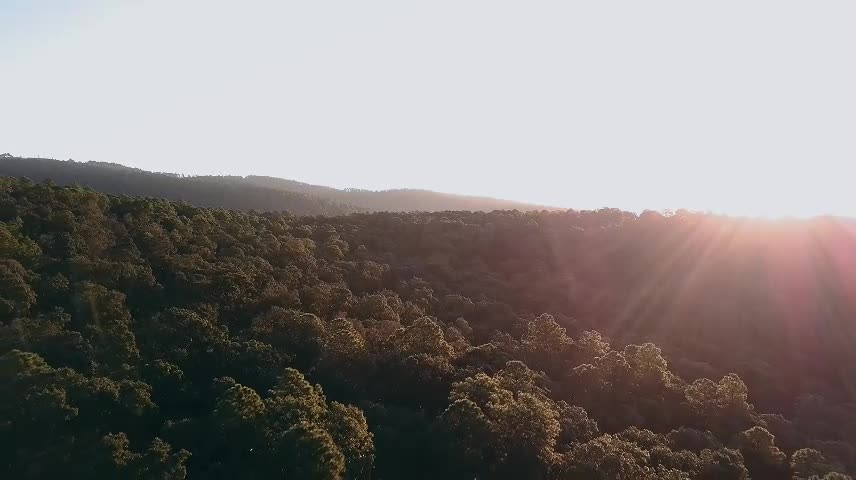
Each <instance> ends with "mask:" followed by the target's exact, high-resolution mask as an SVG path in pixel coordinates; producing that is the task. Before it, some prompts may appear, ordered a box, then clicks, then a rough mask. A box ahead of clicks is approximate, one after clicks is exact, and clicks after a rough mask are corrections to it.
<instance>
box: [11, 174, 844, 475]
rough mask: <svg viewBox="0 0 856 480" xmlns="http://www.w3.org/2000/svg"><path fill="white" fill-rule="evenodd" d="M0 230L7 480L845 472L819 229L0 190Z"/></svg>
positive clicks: (832, 294) (829, 262) (840, 309)
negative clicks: (249, 207)
mask: <svg viewBox="0 0 856 480" xmlns="http://www.w3.org/2000/svg"><path fill="white" fill-rule="evenodd" d="M0 222H2V223H0V278H2V281H0V442H2V445H0V476H2V477H3V478H16V479H18V478H21V479H24V478H62V477H69V478H161V479H179V478H185V477H190V478H305V479H314V478H322V479H339V478H352V479H356V478H372V477H373V478H378V479H399V478H416V479H419V478H423V479H435V478H450V479H472V478H492V479H626V480H630V479H634V480H635V479H643V480H644V479H658V478H666V479H705V480H707V479H710V480H713V479H746V478H750V477H751V478H754V479H789V478H800V479H806V478H825V479H829V480H832V479H845V478H849V477H847V476H846V475H847V474H850V475H852V474H853V473H854V472H856V378H855V377H856V369H854V365H856V326H854V318H856V317H854V313H856V258H854V257H856V251H854V249H853V245H854V243H853V242H854V239H856V228H854V225H852V224H850V223H847V222H844V221H841V220H837V219H819V220H815V221H811V222H790V223H752V222H748V221H740V220H733V219H727V218H717V217H711V216H705V215H696V214H690V213H687V212H678V213H676V214H674V215H670V216H663V215H660V214H657V213H651V212H648V213H645V214H643V215H640V216H636V215H633V214H629V213H626V212H620V211H617V210H600V211H594V212H578V211H567V212H531V213H520V212H517V211H497V212H492V213H471V212H442V213H401V214H396V213H373V214H367V213H360V214H352V215H347V216H339V217H321V216H318V217H295V216H293V215H290V214H286V213H253V212H251V213H239V212H236V211H229V210H223V209H208V208H198V207H193V206H189V205H187V204H178V203H172V202H169V201H166V200H157V199H144V198H134V197H127V196H122V197H116V196H109V195H104V194H100V193H95V192H92V191H90V190H86V189H83V188H79V187H59V186H54V185H48V184H37V183H32V182H30V181H27V180H13V179H0ZM598 331H599V332H600V333H597V332H598ZM652 342H653V343H652Z"/></svg>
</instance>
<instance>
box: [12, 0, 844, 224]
mask: <svg viewBox="0 0 856 480" xmlns="http://www.w3.org/2000/svg"><path fill="white" fill-rule="evenodd" d="M854 25H856V1H854V0H841V1H826V0H811V1H809V0H800V1H789V0H772V1H752V0H739V1H729V0H715V1H712V0H709V1H698V0H693V1H689V0H679V1H678V0H676V1H657V0H651V1H638V0H633V1H609V0H597V1H570V0H563V1H555V2H548V1H537V0H530V1H522V0H518V1H513V2H509V1H501V0H486V1H468V0H451V1H444V0H423V1H409V0H389V1H372V0H363V1H353V0H351V1H324V0H303V1H271V2H257V1H241V2H238V1H233V2H219V1H211V0H206V1H198V2H197V1H182V0H169V1H166V0H164V1H128V2H121V1H117V0H110V1H77V2H68V1H32V0H0V153H2V152H4V151H8V152H10V153H13V154H17V155H26V156H35V155H40V156H47V157H55V158H62V159H65V158H74V159H76V160H101V161H114V162H118V163H123V164H126V165H133V166H137V167H140V168H144V169H149V170H160V171H170V172H181V173H229V174H264V175H275V176H281V177H286V178H293V179H297V180H302V181H306V182H312V183H319V184H325V185H332V186H337V187H346V186H353V187H362V188H371V189H381V188H390V187H420V188H430V189H434V190H440V191H447V192H456V193H470V194H479V195H491V196H496V197H502V198H508V199H515V200H524V201H531V202H538V203H545V204H552V205H559V206H567V207H575V208H594V207H601V206H614V207H620V208H625V209H631V210H641V209H644V208H653V209H665V208H679V207H686V208H690V209H698V210H712V211H718V212H726V213H732V214H748V215H755V214H773V215H782V214H792V215H806V214H814V213H834V214H847V215H856V28H854Z"/></svg>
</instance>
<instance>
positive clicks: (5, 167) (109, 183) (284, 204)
mask: <svg viewBox="0 0 856 480" xmlns="http://www.w3.org/2000/svg"><path fill="white" fill-rule="evenodd" d="M0 175H4V176H11V177H27V178H30V179H31V180H35V181H41V180H52V181H53V182H55V183H57V184H60V185H71V184H76V185H82V186H86V187H90V188H92V189H94V190H98V191H100V192H104V193H112V194H118V195H134V196H147V197H158V198H165V199H168V200H175V201H186V202H188V203H190V204H193V205H198V206H210V207H223V208H232V209H237V210H245V211H246V210H251V209H254V210H260V211H279V210H285V211H289V212H291V213H294V214H296V215H342V214H347V213H354V212H360V211H391V212H392V211H395V212H404V211H428V212H437V211H446V210H470V211H492V210H515V209H516V210H520V211H530V210H541V209H545V208H548V207H542V206H539V205H532V204H527V203H520V202H512V201H508V200H499V199H495V198H487V197H472V196H466V195H453V194H447V193H439V192H432V191H428V190H413V189H398V190H384V191H369V190H357V189H345V190H340V189H336V188H331V187H325V186H320V185H311V184H307V183H302V182H297V181H294V180H287V179H282V178H275V177H263V176H248V177H240V176H192V177H183V176H179V175H175V174H170V173H161V172H158V173H155V172H148V171H145V170H140V169H137V168H130V167H125V166H123V165H119V164H115V163H103V162H74V161H61V160H52V159H44V158H20V157H14V156H8V155H5V156H2V157H0ZM548 209H550V210H555V208H548Z"/></svg>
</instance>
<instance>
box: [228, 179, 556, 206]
mask: <svg viewBox="0 0 856 480" xmlns="http://www.w3.org/2000/svg"><path fill="white" fill-rule="evenodd" d="M237 178H238V179H242V180H243V181H245V182H248V183H251V184H253V185H261V186H266V187H272V188H278V189H282V190H287V191H292V192H301V193H306V194H309V195H315V196H318V197H322V198H328V199H331V200H338V201H340V202H343V203H347V204H350V205H356V206H358V207H361V208H364V209H366V210H369V211H373V212H416V211H420V212H443V211H448V210H464V211H473V212H475V211H482V212H490V211H493V210H520V211H521V212H526V211H532V210H545V209H546V210H559V209H558V208H555V207H547V206H542V205H533V204H531V203H521V202H512V201H510V200H500V199H496V198H489V197H474V196H468V195H453V194H449V193H440V192H433V191H430V190H417V189H407V188H405V189H394V190H380V191H375V190H361V189H353V188H349V189H344V190H340V189H336V188H331V187H323V186H319V185H311V184H308V183H302V182H296V181H294V180H285V179H282V178H276V177H263V176H256V175H250V176H247V177H237Z"/></svg>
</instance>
